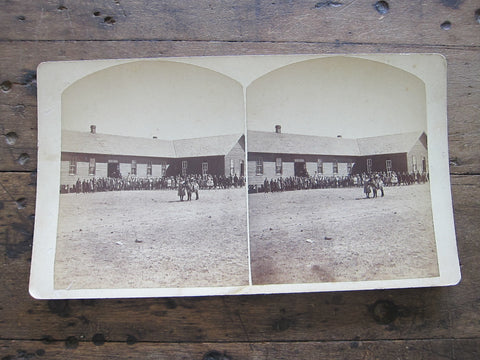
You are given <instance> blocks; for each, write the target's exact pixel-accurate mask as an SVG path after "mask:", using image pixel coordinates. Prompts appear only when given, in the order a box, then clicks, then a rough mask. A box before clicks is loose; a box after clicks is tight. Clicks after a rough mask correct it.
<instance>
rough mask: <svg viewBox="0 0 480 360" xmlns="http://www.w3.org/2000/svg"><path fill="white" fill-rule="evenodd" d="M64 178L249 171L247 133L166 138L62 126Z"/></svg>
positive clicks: (70, 182) (63, 180)
mask: <svg viewBox="0 0 480 360" xmlns="http://www.w3.org/2000/svg"><path fill="white" fill-rule="evenodd" d="M61 149H62V153H61V167H60V184H62V185H73V184H74V183H75V182H76V181H77V179H80V181H83V180H88V179H91V178H94V177H95V178H101V177H113V178H118V177H125V176H129V175H130V176H137V177H145V178H146V177H162V176H171V175H180V174H181V175H190V174H201V175H207V174H209V175H216V176H221V175H223V176H230V175H232V176H234V175H237V176H245V136H244V135H243V134H232V135H220V136H209V137H203V138H194V139H182V140H161V139H158V138H152V139H148V138H138V137H128V136H119V135H109V134H101V133H97V131H96V127H95V125H92V126H91V129H90V132H80V131H69V130H64V131H62V146H61Z"/></svg>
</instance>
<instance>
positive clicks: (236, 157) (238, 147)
mask: <svg viewBox="0 0 480 360" xmlns="http://www.w3.org/2000/svg"><path fill="white" fill-rule="evenodd" d="M224 159H225V162H224V163H225V176H230V161H231V160H233V166H234V175H235V174H236V175H237V176H240V163H241V162H242V161H243V162H245V140H244V139H243V138H242V139H241V140H239V141H238V142H237V143H236V144H235V145H234V146H233V148H232V149H231V150H230V151H229V153H228V154H226V155H225V158H224Z"/></svg>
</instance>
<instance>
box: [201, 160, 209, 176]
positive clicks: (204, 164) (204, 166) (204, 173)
mask: <svg viewBox="0 0 480 360" xmlns="http://www.w3.org/2000/svg"><path fill="white" fill-rule="evenodd" d="M207 175H208V162H202V176H203V177H204V178H205V177H207Z"/></svg>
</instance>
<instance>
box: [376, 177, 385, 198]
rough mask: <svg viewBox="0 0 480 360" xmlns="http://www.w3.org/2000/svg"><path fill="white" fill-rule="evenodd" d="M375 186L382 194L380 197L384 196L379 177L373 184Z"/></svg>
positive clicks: (381, 181)
mask: <svg viewBox="0 0 480 360" xmlns="http://www.w3.org/2000/svg"><path fill="white" fill-rule="evenodd" d="M375 186H376V188H377V189H379V190H380V192H381V193H382V195H381V196H382V197H383V195H384V192H383V180H382V178H381V177H378V178H377V181H376V183H375Z"/></svg>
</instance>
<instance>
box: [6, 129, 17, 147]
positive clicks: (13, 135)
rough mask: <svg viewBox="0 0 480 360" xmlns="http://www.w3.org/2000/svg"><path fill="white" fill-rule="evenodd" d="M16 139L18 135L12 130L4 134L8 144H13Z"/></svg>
mask: <svg viewBox="0 0 480 360" xmlns="http://www.w3.org/2000/svg"><path fill="white" fill-rule="evenodd" d="M17 140H18V135H17V134H16V133H14V132H13V131H11V132H9V133H8V134H6V135H5V141H6V143H7V144H8V145H15V143H16V142H17Z"/></svg>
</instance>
